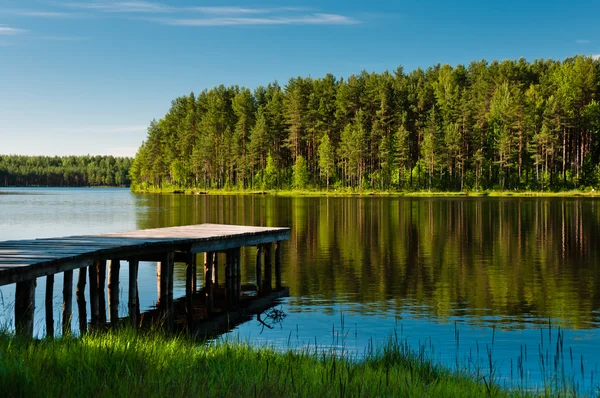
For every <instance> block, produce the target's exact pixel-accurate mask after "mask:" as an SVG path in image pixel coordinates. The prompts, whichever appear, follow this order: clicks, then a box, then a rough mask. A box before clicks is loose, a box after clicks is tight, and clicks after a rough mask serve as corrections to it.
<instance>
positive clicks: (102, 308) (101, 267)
mask: <svg viewBox="0 0 600 398" xmlns="http://www.w3.org/2000/svg"><path fill="white" fill-rule="evenodd" d="M97 267H98V277H97V281H98V322H99V323H100V324H101V325H104V324H106V294H105V289H106V261H100V262H99V263H98V264H97Z"/></svg>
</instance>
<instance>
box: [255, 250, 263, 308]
mask: <svg viewBox="0 0 600 398" xmlns="http://www.w3.org/2000/svg"><path fill="white" fill-rule="evenodd" d="M262 255H263V252H262V246H261V245H258V246H256V292H257V294H258V296H259V297H260V296H262V295H263V286H262Z"/></svg>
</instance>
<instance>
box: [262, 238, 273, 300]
mask: <svg viewBox="0 0 600 398" xmlns="http://www.w3.org/2000/svg"><path fill="white" fill-rule="evenodd" d="M263 248H264V252H265V278H264V280H263V291H264V293H265V294H270V293H271V291H272V289H273V288H272V285H273V270H272V266H271V257H272V256H271V252H272V248H273V245H272V244H270V243H267V244H265V245H263Z"/></svg>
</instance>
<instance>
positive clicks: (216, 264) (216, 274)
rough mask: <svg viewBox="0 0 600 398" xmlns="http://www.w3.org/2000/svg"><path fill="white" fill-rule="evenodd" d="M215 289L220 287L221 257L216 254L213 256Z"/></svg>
mask: <svg viewBox="0 0 600 398" xmlns="http://www.w3.org/2000/svg"><path fill="white" fill-rule="evenodd" d="M212 281H213V287H216V286H219V256H218V254H217V252H214V256H213V279H212Z"/></svg>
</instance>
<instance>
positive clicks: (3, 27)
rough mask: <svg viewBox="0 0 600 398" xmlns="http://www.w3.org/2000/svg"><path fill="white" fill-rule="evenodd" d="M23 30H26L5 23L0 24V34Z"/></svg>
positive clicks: (10, 34)
mask: <svg viewBox="0 0 600 398" xmlns="http://www.w3.org/2000/svg"><path fill="white" fill-rule="evenodd" d="M25 32H27V31H26V30H25V29H18V28H13V27H10V26H6V25H0V36H12V35H18V34H21V33H25Z"/></svg>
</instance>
